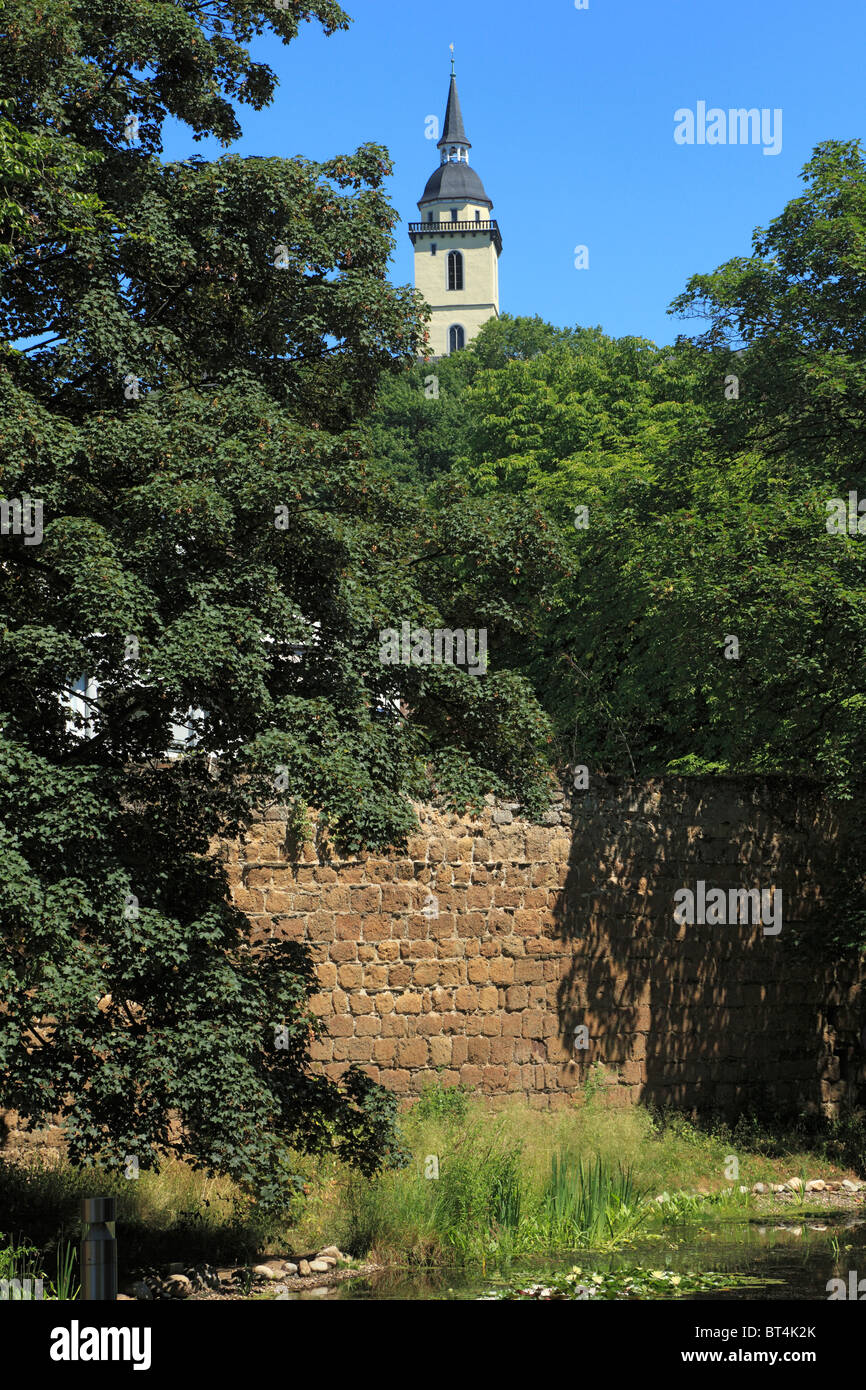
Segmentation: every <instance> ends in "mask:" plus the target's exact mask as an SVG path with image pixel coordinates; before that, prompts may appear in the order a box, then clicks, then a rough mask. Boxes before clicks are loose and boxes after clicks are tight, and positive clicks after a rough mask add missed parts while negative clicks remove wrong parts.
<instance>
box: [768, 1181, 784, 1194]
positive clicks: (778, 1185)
mask: <svg viewBox="0 0 866 1390" xmlns="http://www.w3.org/2000/svg"><path fill="white" fill-rule="evenodd" d="M770 1187H771V1188H772V1190H773V1191H774V1192H787V1190H788V1189H787V1188H786V1187H785V1184H784V1183H783V1182H771V1183H770Z"/></svg>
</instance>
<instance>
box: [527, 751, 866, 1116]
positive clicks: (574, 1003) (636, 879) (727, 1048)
mask: <svg viewBox="0 0 866 1390" xmlns="http://www.w3.org/2000/svg"><path fill="white" fill-rule="evenodd" d="M842 844H843V839H842V837H841V835H840V827H839V824H838V821H837V818H836V815H835V813H834V811H833V809H832V808H831V807H830V806H829V805H828V803H827V802H826V801H825V800H824V799H823V798H822V796H821V793H820V790H818V789H816V787H815V786H814V784H810V783H808V782H807V781H805V780H804V781H802V782H798V781H793V780H790V779H786V780H782V779H778V780H776V779H762V780H761V781H760V782H759V781H757V780H756V781H755V782H754V783H751V782H749V781H746V780H744V779H742V778H738V779H736V780H734V779H718V778H712V779H710V778H707V779H681V778H665V779H664V780H663V781H662V780H659V781H655V782H642V783H638V784H630V783H628V782H626V781H623V780H621V779H612V778H611V779H602V778H596V779H593V781H592V782H591V789H590V790H589V791H588V792H586V793H584V794H582V795H579V794H578V795H575V798H574V803H573V843H572V849H571V857H570V863H569V868H568V873H567V875H566V882H565V886H564V890H563V892H562V893H561V895H560V897H559V901H558V904H557V907H556V909H555V911H554V916H555V923H556V925H555V929H554V930H555V932H556V933H557V934H559V935H560V936H561V937H562V938H563V940H564V941H566V942H568V943H569V947H570V949H569V951H568V952H567V953H566V956H565V957H564V959H563V971H564V974H563V977H562V979H561V983H560V987H559V993H558V1009H559V1020H560V1037H561V1039H562V1045H563V1047H564V1048H565V1049H566V1050H569V1051H570V1050H571V1049H572V1047H573V1046H574V1044H575V1041H577V1043H578V1046H577V1049H576V1050H575V1052H574V1056H575V1058H576V1059H577V1060H578V1065H579V1068H580V1072H581V1076H582V1077H585V1076H586V1075H588V1074H589V1072H590V1070H591V1068H592V1066H593V1065H594V1064H596V1063H599V1062H600V1063H602V1064H603V1065H604V1066H605V1067H607V1068H608V1069H614V1070H615V1071H616V1072H617V1074H618V1077H619V1081H620V1083H621V1084H624V1086H625V1087H626V1088H628V1089H629V1090H630V1091H631V1092H632V1097H631V1098H634V1099H641V1100H643V1101H646V1102H651V1103H655V1104H668V1105H673V1106H676V1107H678V1108H694V1109H696V1110H699V1111H703V1112H709V1111H718V1112H721V1113H723V1114H725V1115H727V1116H728V1117H731V1116H733V1115H735V1114H737V1113H739V1112H742V1111H747V1110H754V1111H756V1112H758V1113H767V1112H785V1111H789V1112H791V1111H803V1110H809V1111H813V1112H816V1111H819V1110H820V1111H821V1112H822V1113H824V1114H827V1115H835V1114H838V1113H839V1111H840V1108H842V1107H844V1105H845V1104H846V1103H849V1104H850V1103H854V1104H858V1103H859V1104H862V1103H864V1101H866V1066H864V1052H863V1048H862V1044H861V1042H860V1038H859V1033H860V1027H859V1024H860V1023H862V1020H861V1019H859V1017H858V1014H859V1009H860V1002H859V1000H860V994H859V985H858V974H859V972H858V966H857V963H856V961H847V962H843V963H841V964H839V965H837V966H833V965H832V964H828V963H826V962H817V961H816V959H815V957H814V956H812V957H808V956H806V955H804V953H803V951H802V949H798V948H797V947H796V946H795V942H794V936H795V933H796V930H797V929H798V928H802V927H803V926H804V925H806V924H808V925H809V929H810V930H811V929H814V930H815V931H816V932H819V931H820V925H821V919H822V914H825V913H826V912H827V910H828V909H827V906H826V902H825V899H826V891H823V890H825V889H826V885H828V884H831V883H832V881H833V879H834V866H835V874H836V875H838V873H839V871H840V868H841V865H842V864H844V862H845V856H844V851H843V849H842ZM701 883H703V885H704V889H703V894H702V891H701V888H700V886H699V885H700V884H701ZM684 888H688V889H690V890H691V892H692V893H693V894H694V903H693V911H691V912H690V913H689V915H690V916H691V919H692V920H691V921H685V922H678V921H677V920H675V916H674V913H675V910H676V909H677V907H679V908H680V912H681V915H685V913H686V912H687V911H688V908H689V904H688V900H685V899H684V896H683V895H681V896H679V897H675V894H677V891H678V890H680V889H684ZM756 888H757V889H761V890H775V893H776V894H778V893H779V892H780V891H781V894H782V903H781V909H782V910H781V913H779V905H778V900H777V899H776V898H775V897H774V898H772V899H771V898H770V895H769V892H768V893H767V897H766V898H765V899H764V900H763V903H762V905H761V906H762V909H763V911H762V914H761V915H762V920H761V921H758V922H753V921H752V920H751V914H752V913H753V912H754V906H751V907H749V906H747V904H746V902H745V901H743V902H742V905H741V906H740V907H739V909H738V908H737V899H736V898H735V897H734V898H732V897H731V892H730V890H739V889H756ZM713 889H722V890H724V906H723V907H722V895H721V894H719V895H717V896H716V897H715V898H713V897H711V890H713ZM704 895H705V899H706V902H705V905H704ZM702 905H704V911H703V912H702V911H701V908H702ZM738 911H739V914H740V917H741V920H740V921H737V920H736V915H737V912H738ZM716 916H719V917H722V920H721V921H718V920H714V918H715V917H716ZM724 917H727V918H733V919H734V920H728V921H725V920H724ZM702 918H703V919H704V920H701V919H702ZM706 918H709V920H705V919H706ZM779 925H780V929H779ZM581 1026H583V1027H584V1028H585V1029H586V1033H585V1034H583V1035H582V1036H581V1034H580V1033H578V1034H576V1033H575V1030H576V1029H580V1027H581ZM587 1034H588V1036H587ZM582 1042H585V1043H586V1046H585V1047H581V1046H580V1043H582ZM632 1088H637V1089H638V1093H637V1094H635V1092H634V1090H632Z"/></svg>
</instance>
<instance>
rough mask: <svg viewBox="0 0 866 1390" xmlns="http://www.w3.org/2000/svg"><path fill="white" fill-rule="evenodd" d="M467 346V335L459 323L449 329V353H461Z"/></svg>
mask: <svg viewBox="0 0 866 1390" xmlns="http://www.w3.org/2000/svg"><path fill="white" fill-rule="evenodd" d="M465 346H466V334H465V333H464V332H463V329H462V328H461V326H460V324H459V323H455V324H452V326H451V327H450V328H449V329H448V351H449V352H459V351H460V349H461V348H464V347H465Z"/></svg>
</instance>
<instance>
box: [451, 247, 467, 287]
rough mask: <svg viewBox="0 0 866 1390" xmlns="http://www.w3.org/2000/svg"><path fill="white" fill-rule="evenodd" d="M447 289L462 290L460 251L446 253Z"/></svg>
mask: <svg viewBox="0 0 866 1390" xmlns="http://www.w3.org/2000/svg"><path fill="white" fill-rule="evenodd" d="M448 288H449V290H462V289H463V253H462V251H449V252H448Z"/></svg>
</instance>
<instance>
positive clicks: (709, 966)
mask: <svg viewBox="0 0 866 1390" xmlns="http://www.w3.org/2000/svg"><path fill="white" fill-rule="evenodd" d="M517 809H518V808H516V807H497V806H489V807H487V808H486V809H485V811H484V813H483V814H482V815H480V816H478V817H477V818H476V817H471V816H467V817H458V816H454V815H450V814H447V813H443V812H441V811H437V810H435V809H434V808H432V807H424V806H422V807H419V808H418V812H419V817H420V827H419V832H418V834H416V835H415V836H414V837H413V838H412V839H411V841H410V843H409V845H408V849H407V852H406V853H399V852H394V853H390V854H378V855H360V856H355V857H351V858H339V857H334V856H333V855H331V854H330V853H329V851H328V849H327V846H325V845H323V844H321V843H319V842H316V843H314V844H311V845H306V846H304V847H303V849H302V850H299V849H298V848H297V846H295V845H293V844H292V843H290V842H289V841H288V840H287V834H286V829H287V827H286V821H285V813H284V812H282V813H281V812H279V811H278V810H277V809H272V810H270V811H269V812H267V813H266V814H265V816H264V817H263V818H262V819H261V820H260V821H257V822H256V823H255V824H253V825H252V826H251V828H250V830H249V831H248V832H247V834H245V835H244V837H243V839H242V841H241V843H231V844H227V845H225V846H224V855H225V858H226V860H227V870H228V875H229V880H230V883H231V885H232V893H233V896H234V899H235V901H236V902H237V904H238V906H239V907H240V908H242V910H243V911H244V912H245V913H246V914H247V915H248V917H249V919H250V923H251V932H252V937H253V939H254V940H263V939H266V938H270V937H276V938H283V939H290V940H297V941H305V942H307V943H308V946H309V949H310V951H311V953H312V956H313V958H314V961H315V964H316V969H317V972H318V978H319V984H320V987H321V988H320V993H319V994H318V995H317V996H316V997H315V1000H314V1007H315V1009H316V1012H317V1013H318V1014H320V1015H321V1017H322V1018H323V1019H324V1021H325V1023H326V1025H327V1033H326V1034H325V1035H324V1036H323V1037H322V1039H321V1040H320V1041H318V1042H316V1043H315V1044H314V1045H313V1057H314V1059H315V1064H316V1065H317V1066H320V1067H322V1068H323V1069H324V1070H325V1071H326V1072H327V1073H328V1074H329V1075H330V1076H333V1077H338V1076H339V1075H340V1074H341V1073H342V1071H343V1069H344V1068H345V1066H346V1065H347V1063H348V1062H350V1061H354V1062H357V1063H359V1064H361V1065H362V1066H364V1067H365V1068H366V1069H367V1070H368V1071H370V1073H371V1074H372V1075H373V1076H374V1077H376V1078H377V1079H378V1080H379V1081H381V1082H382V1083H383V1084H384V1085H386V1086H389V1087H391V1088H392V1089H393V1090H394V1091H396V1092H398V1093H399V1094H400V1095H401V1096H403V1097H406V1098H409V1097H411V1096H412V1095H414V1094H417V1093H418V1092H419V1091H420V1090H421V1088H422V1086H423V1085H424V1082H425V1078H426V1077H428V1076H429V1075H430V1074H431V1069H434V1070H435V1069H441V1074H442V1076H443V1078H444V1079H445V1080H446V1082H449V1083H452V1084H456V1083H457V1082H463V1083H464V1084H466V1085H468V1086H471V1087H474V1088H479V1089H480V1090H481V1091H483V1092H484V1093H485V1094H486V1095H489V1096H491V1097H507V1096H509V1095H525V1096H527V1097H528V1098H529V1100H530V1102H531V1104H533V1105H535V1106H547V1105H549V1104H552V1103H556V1102H558V1101H561V1100H563V1099H567V1098H568V1096H569V1094H570V1093H572V1092H574V1090H575V1088H577V1087H579V1086H581V1085H582V1084H583V1083H584V1081H585V1080H586V1078H587V1076H588V1075H589V1073H590V1070H591V1068H592V1067H593V1066H595V1065H596V1064H598V1063H600V1064H601V1065H602V1067H603V1068H604V1070H605V1074H606V1076H607V1078H608V1082H609V1095H610V1097H611V1099H612V1100H613V1101H615V1102H617V1103H621V1104H630V1103H633V1102H636V1101H639V1100H646V1101H652V1102H655V1103H657V1104H671V1105H675V1106H679V1107H685V1108H692V1107H696V1108H698V1109H704V1110H709V1109H720V1110H722V1111H725V1112H727V1113H729V1114H733V1113H736V1112H737V1111H738V1110H741V1109H744V1108H755V1109H758V1110H768V1109H772V1108H791V1109H798V1110H799V1109H801V1108H803V1107H806V1108H809V1109H812V1110H818V1109H821V1110H823V1111H824V1112H825V1113H828V1114H833V1113H837V1112H838V1110H839V1108H840V1107H841V1106H842V1105H843V1104H845V1103H846V1102H850V1103H855V1104H859V1103H866V1065H864V1059H866V1054H864V1049H863V1044H862V1042H861V1029H862V1027H863V1023H864V1018H863V1010H862V1003H861V989H860V983H859V980H858V978H857V977H856V973H855V971H854V969H853V967H852V968H851V969H850V970H848V971H844V970H841V969H836V970H832V969H829V968H827V969H816V967H815V965H814V964H810V963H807V962H806V961H804V960H803V958H802V957H801V956H800V955H799V954H798V953H797V952H796V951H795V950H794V948H793V940H792V938H793V931H794V928H795V925H796V924H798V923H803V922H807V921H810V920H811V921H813V922H814V923H816V924H818V925H820V923H821V921H822V920H823V919H824V918H825V917H826V911H827V909H826V894H827V889H828V887H830V886H831V885H832V883H833V881H834V879H835V878H838V876H839V875H840V874H845V873H846V872H848V871H850V864H849V863H848V862H847V861H846V857H845V851H844V842H845V841H844V834H843V833H842V830H843V828H842V827H840V826H839V825H838V824H837V822H836V820H835V817H834V814H833V813H832V812H831V810H830V809H829V808H828V807H827V806H826V805H825V804H824V803H823V802H822V801H821V798H820V795H819V793H818V792H817V791H816V790H815V789H814V788H813V787H811V786H810V785H809V784H806V783H801V784H795V783H790V782H783V781H781V780H779V781H775V780H774V781H766V782H762V783H747V782H744V781H734V780H719V779H715V778H713V779H710V778H707V779H697V780H696V779H676V778H666V779H665V780H664V781H657V782H647V783H642V784H629V783H624V782H621V781H614V780H602V779H596V780H595V781H594V783H593V788H592V790H591V791H589V792H585V793H575V795H574V799H573V801H572V802H569V801H568V799H567V798H566V796H565V795H563V797H562V799H561V801H560V802H559V803H558V809H557V810H555V811H552V812H550V813H549V814H548V815H547V816H546V818H545V821H546V823H545V824H543V825H532V824H529V823H528V822H527V821H525V820H521V819H520V818H519V817H518V816H517V814H516V811H517ZM699 879H703V880H704V881H705V882H706V884H707V885H708V888H709V887H719V888H725V889H727V888H731V887H734V888H751V887H761V888H771V887H772V888H775V889H776V890H777V891H778V890H779V889H781V891H782V894H783V904H784V912H783V926H782V930H781V931H780V933H779V934H778V935H777V936H770V935H764V934H763V931H762V928H761V927H760V925H757V926H755V925H746V924H743V925H736V926H710V925H703V926H702V925H694V926H687V925H683V926H680V925H678V924H677V922H676V921H675V920H674V916H673V913H674V893H675V892H676V890H677V889H679V888H682V887H691V888H692V889H694V888H695V885H696V883H697V881H698V880H699ZM579 1025H584V1026H585V1027H586V1028H587V1031H588V1035H589V1047H588V1048H587V1049H585V1050H577V1051H576V1050H575V1048H574V1038H575V1028H576V1027H577V1026H579ZM862 1036H863V1038H864V1039H866V1034H863V1035H862ZM56 1138H57V1132H56V1131H54V1132H53V1133H52V1132H50V1131H49V1132H43V1133H41V1134H39V1135H37V1136H33V1135H29V1134H27V1133H25V1132H24V1131H22V1130H21V1129H20V1128H19V1126H18V1122H17V1119H16V1117H15V1115H14V1114H13V1113H11V1112H9V1113H7V1114H6V1115H5V1116H4V1115H3V1114H2V1113H0V1148H4V1149H6V1150H7V1151H11V1152H25V1151H26V1152H33V1150H34V1148H35V1149H39V1148H40V1147H41V1148H45V1147H50V1146H51V1144H52V1143H54V1142H56Z"/></svg>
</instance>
